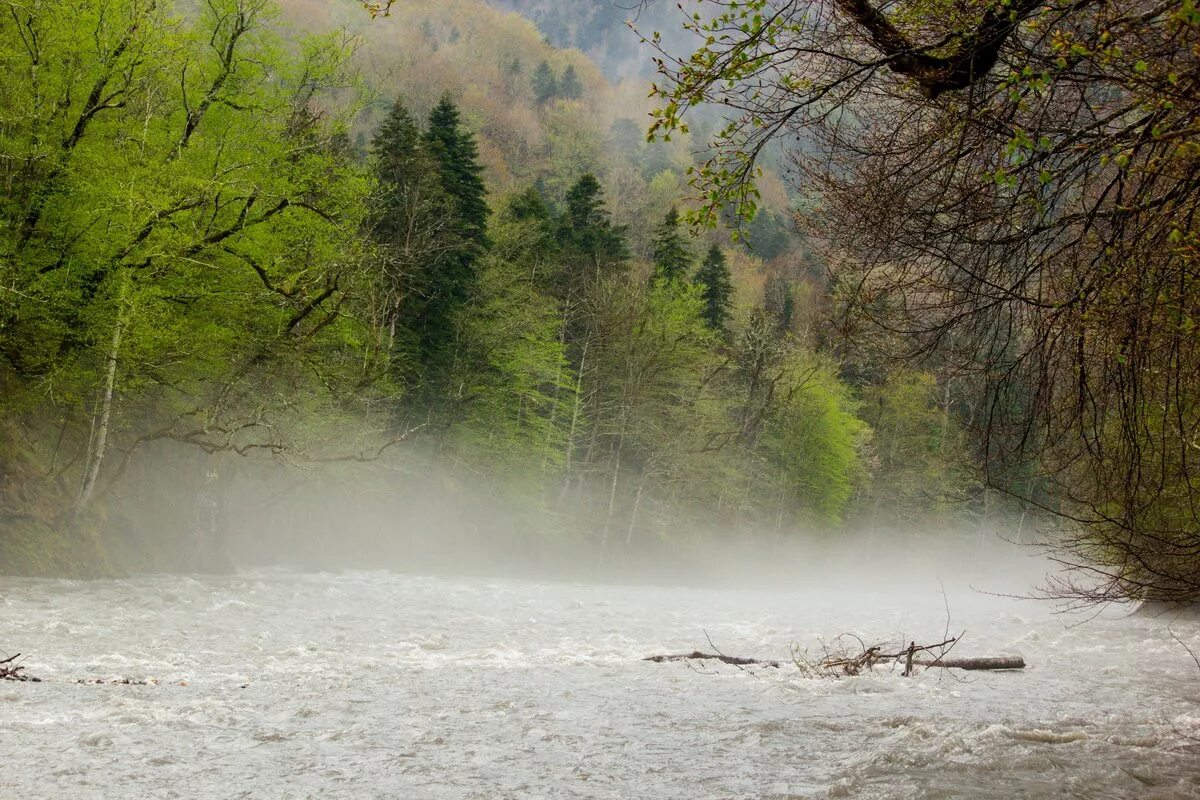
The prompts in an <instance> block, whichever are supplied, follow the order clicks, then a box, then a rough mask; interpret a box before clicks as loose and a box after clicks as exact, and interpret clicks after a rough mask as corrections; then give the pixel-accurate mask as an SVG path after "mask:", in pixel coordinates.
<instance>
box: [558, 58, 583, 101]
mask: <svg viewBox="0 0 1200 800" xmlns="http://www.w3.org/2000/svg"><path fill="white" fill-rule="evenodd" d="M558 93H559V94H560V95H562V96H563V97H565V98H567V99H568V100H578V99H579V98H581V97H583V84H582V83H580V82H579V75H578V74H577V73H576V72H575V67H574V66H571V65H568V66H567V68H566V69H565V70H564V71H563V74H562V78H561V79H559V81H558Z"/></svg>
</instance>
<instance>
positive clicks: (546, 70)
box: [533, 61, 558, 105]
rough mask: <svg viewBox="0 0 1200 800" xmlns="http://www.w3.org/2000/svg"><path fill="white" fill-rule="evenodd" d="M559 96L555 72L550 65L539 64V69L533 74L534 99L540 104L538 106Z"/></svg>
mask: <svg viewBox="0 0 1200 800" xmlns="http://www.w3.org/2000/svg"><path fill="white" fill-rule="evenodd" d="M557 96H558V79H556V78H555V77H554V71H553V70H552V69H550V65H549V64H547V63H546V62H545V61H543V62H542V63H540V64H538V66H537V69H536V70H535V71H534V73H533V98H534V100H536V101H537V102H538V105H542V104H543V103H548V102H550V101H551V100H553V99H554V98H555V97H557Z"/></svg>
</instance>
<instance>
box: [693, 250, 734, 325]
mask: <svg viewBox="0 0 1200 800" xmlns="http://www.w3.org/2000/svg"><path fill="white" fill-rule="evenodd" d="M696 283H699V284H702V285H703V286H704V292H703V296H704V319H705V320H706V321H707V322H708V324H709V325H710V326H711V327H712V328H713V329H715V330H719V331H723V330H725V324H726V323H727V322H728V321H729V307H730V305H732V303H733V281H732V279H731V278H730V276H729V265H728V264H727V263H726V261H725V254H724V253H722V252H721V248H719V247H717V246H716V245H715V244H714V245H713V246H712V247H710V248H709V249H708V255H706V256H705V257H704V263H703V264H701V265H700V269H699V270H698V271H697V272H696Z"/></svg>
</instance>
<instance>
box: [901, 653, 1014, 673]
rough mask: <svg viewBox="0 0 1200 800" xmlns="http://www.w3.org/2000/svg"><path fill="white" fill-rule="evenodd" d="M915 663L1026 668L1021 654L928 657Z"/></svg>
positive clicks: (967, 667) (964, 667) (923, 664)
mask: <svg viewBox="0 0 1200 800" xmlns="http://www.w3.org/2000/svg"><path fill="white" fill-rule="evenodd" d="M913 664H914V665H915V666H918V667H945V668H946V669H968V670H985V669H993V670H1002V669H1025V659H1023V658H1021V657H1020V656H993V657H990V658H942V659H935V660H933V661H930V660H927V659H919V658H915V659H913Z"/></svg>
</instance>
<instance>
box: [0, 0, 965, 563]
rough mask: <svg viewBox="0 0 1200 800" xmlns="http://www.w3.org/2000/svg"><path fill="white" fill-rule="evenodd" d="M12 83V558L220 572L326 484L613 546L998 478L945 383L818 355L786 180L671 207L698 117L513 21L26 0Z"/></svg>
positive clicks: (369, 522)
mask: <svg viewBox="0 0 1200 800" xmlns="http://www.w3.org/2000/svg"><path fill="white" fill-rule="evenodd" d="M343 26H344V27H343ZM551 40H553V37H551ZM0 77H2V79H0V93H2V94H0V107H3V108H4V109H6V110H5V111H4V112H3V114H2V116H0V155H2V158H0V182H2V183H3V186H4V189H5V191H4V195H3V200H2V201H0V389H2V390H3V394H2V399H0V569H3V570H5V571H16V572H37V573H54V574H63V573H70V574H95V573H102V572H108V571H114V570H118V571H119V570H127V569H224V568H227V567H228V566H229V565H230V563H229V559H228V554H229V552H231V551H238V550H245V549H246V547H247V542H250V541H252V540H255V539H263V540H270V541H273V542H279V541H291V542H293V543H297V542H306V543H310V544H311V542H313V541H316V540H318V539H320V538H321V537H322V536H325V535H328V533H329V530H330V527H331V526H336V525H337V524H338V523H337V519H338V518H339V517H341V516H342V512H344V510H345V509H344V508H343V507H341V506H337V507H334V506H331V505H330V500H329V498H340V499H341V500H340V501H339V502H341V501H345V502H349V503H352V504H354V505H356V506H358V507H359V511H360V512H361V516H359V517H357V518H356V519H359V520H360V521H362V522H363V525H364V526H368V527H370V529H371V530H370V534H369V535H370V536H371V537H373V538H374V539H375V540H377V541H379V542H385V541H389V540H400V539H402V538H403V535H402V531H406V530H409V529H410V528H411V527H412V526H413V525H415V524H417V523H416V522H414V520H417V521H421V524H426V525H435V524H436V525H438V526H441V528H440V529H445V530H446V531H450V532H449V533H447V534H446V535H447V536H451V537H452V536H453V533H452V532H453V531H454V530H458V529H462V528H471V529H472V530H473V531H474V534H473V535H475V536H477V537H478V536H483V538H485V539H491V540H494V541H497V542H506V541H511V542H516V543H518V544H519V547H520V548H521V552H523V553H527V554H533V555H532V556H531V557H536V554H537V553H538V552H539V551H540V550H541V549H542V548H543V547H544V546H545V545H546V543H551V542H554V541H562V540H571V541H574V542H583V543H586V544H587V546H588V549H587V552H589V553H592V554H593V556H594V557H595V559H596V561H597V562H598V563H601V564H604V565H606V566H607V567H608V568H613V569H615V568H616V565H617V564H618V563H624V561H625V559H626V558H628V557H636V556H637V554H638V553H643V552H649V551H656V550H657V551H661V550H663V549H669V548H676V547H686V546H688V545H689V543H693V542H695V541H697V540H705V539H713V538H722V537H724V538H728V539H745V538H749V539H758V540H762V541H766V542H772V541H778V540H779V539H781V538H782V537H811V538H813V539H821V538H823V539H826V540H828V539H830V538H836V537H838V536H839V535H841V533H840V532H843V531H848V530H869V529H871V528H873V526H874V524H875V521H876V520H880V519H883V520H886V522H887V523H888V526H889V528H891V529H892V530H893V532H892V533H891V534H889V535H907V534H906V533H905V531H913V530H928V529H930V528H931V527H934V526H941V525H944V524H946V523H948V522H959V523H961V522H962V521H963V520H964V519H965V518H967V517H969V516H970V515H973V514H974V513H976V511H978V510H979V509H980V508H981V506H980V504H979V503H978V502H977V501H975V500H973V499H972V498H973V497H974V495H973V492H972V490H971V487H972V486H973V483H972V480H971V477H970V469H969V465H970V453H969V451H968V448H967V446H966V443H965V441H964V438H963V435H962V429H961V426H960V425H959V423H958V422H956V421H955V419H956V414H957V413H958V412H959V411H960V409H957V408H955V407H954V402H957V401H954V399H953V398H952V396H951V394H950V392H949V390H948V388H947V387H945V386H944V385H943V384H939V382H938V380H937V379H936V378H935V376H933V375H932V374H928V373H924V372H920V371H916V370H912V369H899V368H897V369H891V368H888V367H882V366H880V365H879V364H877V363H874V362H873V361H872V359H871V354H870V353H866V352H859V351H857V350H855V351H850V350H846V349H842V350H835V349H834V348H833V346H832V340H831V338H830V337H829V336H828V332H829V326H830V322H829V320H828V319H827V317H826V308H827V306H828V302H827V293H828V287H827V286H826V283H825V280H824V268H823V265H822V264H821V263H820V262H818V261H816V260H815V259H814V257H813V256H812V255H811V253H810V251H809V248H808V246H807V244H806V241H805V239H804V238H802V237H800V236H798V235H797V234H795V233H793V232H791V231H790V224H789V222H788V219H789V217H790V212H789V204H790V203H791V202H792V201H791V199H790V198H789V196H788V194H787V192H785V190H784V188H783V183H782V182H781V181H780V180H779V179H778V178H777V177H776V176H774V175H773V174H772V173H771V172H770V171H768V173H767V174H765V175H764V176H763V179H762V180H761V182H760V187H761V189H762V202H761V206H762V212H761V213H760V214H759V216H758V218H757V220H756V221H755V222H753V223H751V224H750V225H749V227H748V228H747V230H746V231H745V233H746V234H747V236H746V237H745V239H743V240H740V241H736V242H735V241H731V239H730V238H729V235H728V232H727V231H722V230H713V231H708V232H704V233H703V234H696V233H693V232H692V231H691V230H690V229H689V228H688V227H687V226H686V225H685V224H683V222H682V221H681V215H682V213H683V212H686V211H687V210H688V209H689V208H691V207H693V206H692V205H691V201H690V200H689V188H688V176H687V173H688V169H689V168H690V167H693V166H694V165H695V164H697V163H701V162H702V161H703V160H704V159H705V158H706V156H705V155H704V153H703V151H702V147H701V145H700V144H699V142H701V141H703V139H702V138H691V137H689V136H687V135H684V134H680V135H678V136H676V137H674V139H673V140H672V141H671V142H669V143H664V142H660V143H647V142H646V140H645V136H644V130H645V128H646V126H647V122H648V116H647V114H648V112H649V110H650V107H649V102H650V101H649V100H648V99H647V98H646V96H645V95H646V89H645V84H644V83H643V82H640V81H638V80H633V79H630V80H628V81H626V82H623V83H618V84H613V83H611V82H610V81H609V80H608V78H606V76H605V75H604V73H603V72H602V71H601V70H600V69H598V68H597V67H596V66H595V65H594V64H593V63H592V62H591V61H590V60H589V58H588V57H587V56H586V55H584V54H583V53H580V52H578V51H574V50H560V49H556V48H555V47H553V46H552V45H551V44H549V43H547V42H546V41H545V37H544V33H543V32H542V31H539V30H538V29H537V28H536V27H535V26H534V24H533V23H532V22H531V21H530V20H528V19H526V18H523V17H521V16H519V15H517V14H512V13H503V12H502V11H500V10H497V9H496V8H493V7H492V6H489V5H487V4H486V3H484V2H482V0H447V2H439V3H437V4H430V5H426V4H419V5H418V4H411V5H408V4H406V5H403V6H397V7H396V8H395V9H394V11H393V13H392V15H391V16H390V17H388V18H386V19H381V20H376V21H374V22H372V21H370V20H369V18H368V17H367V16H366V15H365V14H364V13H363V12H362V9H361V6H360V5H359V4H357V3H353V2H346V3H341V4H330V3H327V2H324V1H323V0H322V1H321V2H318V0H284V2H282V3H281V5H280V6H279V7H275V6H274V5H272V4H270V3H267V2H265V0H212V2H209V3H205V4H203V6H201V7H193V6H191V5H190V4H181V5H180V6H179V7H177V8H174V7H170V6H164V5H163V4H162V3H156V2H153V1H152V0H119V1H118V2H99V0H86V2H82V3H80V4H79V7H78V8H77V9H75V10H74V12H73V13H72V14H71V15H70V16H69V18H68V17H64V16H63V15H61V14H59V13H57V11H56V10H55V9H52V8H49V7H46V6H28V7H25V6H20V7H14V9H13V13H12V14H11V15H10V16H8V17H5V18H3V19H2V20H0ZM747 240H748V241H747ZM321 487H323V488H322V489H321V491H316V490H315V489H316V488H321ZM322 492H324V493H322ZM434 520H436V522H434ZM969 525H970V526H971V527H972V529H974V527H975V526H977V525H978V522H977V521H975V520H973V519H972V520H970V522H969ZM481 527H482V528H485V529H486V530H483V531H482V532H481V531H480V528H481ZM347 535H349V534H347ZM404 535H407V534H404ZM296 546H299V545H296ZM381 546H382V545H381ZM514 546H516V545H514ZM401 550H402V548H401Z"/></svg>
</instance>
